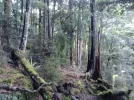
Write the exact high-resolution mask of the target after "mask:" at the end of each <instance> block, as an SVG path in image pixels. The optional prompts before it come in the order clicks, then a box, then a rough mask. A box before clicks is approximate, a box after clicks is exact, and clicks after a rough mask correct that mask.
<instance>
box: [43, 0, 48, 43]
mask: <svg viewBox="0 0 134 100" xmlns="http://www.w3.org/2000/svg"><path fill="white" fill-rule="evenodd" d="M44 4H46V0H44ZM43 32H44V39H45V40H46V39H47V38H46V7H44V13H43ZM44 42H45V41H44Z"/></svg>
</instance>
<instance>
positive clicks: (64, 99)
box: [63, 96, 71, 100]
mask: <svg viewBox="0 0 134 100" xmlns="http://www.w3.org/2000/svg"><path fill="white" fill-rule="evenodd" d="M63 100H71V99H70V98H69V97H68V96H63Z"/></svg>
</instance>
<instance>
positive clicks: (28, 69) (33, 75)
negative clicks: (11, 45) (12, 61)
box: [13, 50, 46, 100]
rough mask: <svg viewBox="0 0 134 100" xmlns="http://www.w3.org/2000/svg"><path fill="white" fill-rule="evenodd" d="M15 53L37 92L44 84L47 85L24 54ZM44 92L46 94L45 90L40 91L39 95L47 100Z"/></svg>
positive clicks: (20, 52) (15, 51) (14, 51)
mask: <svg viewBox="0 0 134 100" xmlns="http://www.w3.org/2000/svg"><path fill="white" fill-rule="evenodd" d="M13 53H14V54H15V56H16V57H17V58H18V59H19V61H20V62H21V64H22V65H23V67H24V69H25V70H26V72H27V73H28V74H29V76H30V78H31V79H32V81H33V86H34V89H36V90H37V89H38V88H39V87H40V86H41V85H42V84H46V82H45V80H44V79H43V78H42V77H40V76H39V74H38V73H37V72H36V71H35V70H34V67H33V66H31V65H30V63H29V61H27V60H26V58H25V57H24V56H23V54H24V53H23V52H22V51H17V50H13ZM44 92H45V89H44V88H42V89H40V90H39V93H40V95H41V96H42V98H43V100H46V99H45V96H44Z"/></svg>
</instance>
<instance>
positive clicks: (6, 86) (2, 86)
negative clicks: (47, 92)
mask: <svg viewBox="0 0 134 100" xmlns="http://www.w3.org/2000/svg"><path fill="white" fill-rule="evenodd" d="M51 84H52V82H50V83H44V84H42V85H41V86H39V88H38V89H37V90H28V89H24V88H19V87H16V86H14V87H13V86H9V85H0V89H4V90H8V91H19V92H30V93H37V92H39V91H40V90H41V89H42V88H43V87H44V86H50V85H51Z"/></svg>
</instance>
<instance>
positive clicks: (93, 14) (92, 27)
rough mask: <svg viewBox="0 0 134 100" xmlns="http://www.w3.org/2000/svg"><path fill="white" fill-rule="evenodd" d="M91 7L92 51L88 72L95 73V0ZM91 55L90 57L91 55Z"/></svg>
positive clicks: (92, 1) (91, 1)
mask: <svg viewBox="0 0 134 100" xmlns="http://www.w3.org/2000/svg"><path fill="white" fill-rule="evenodd" d="M90 7H91V52H90V54H89V51H88V64H87V70H86V72H89V71H91V73H92V74H93V71H94V68H95V0H90ZM89 56H90V57H89Z"/></svg>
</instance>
